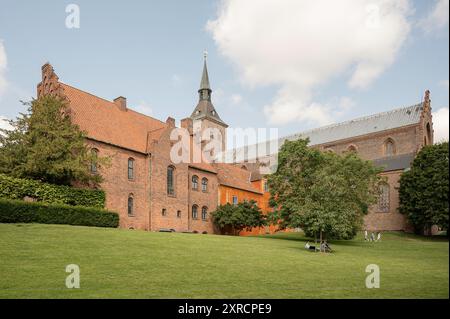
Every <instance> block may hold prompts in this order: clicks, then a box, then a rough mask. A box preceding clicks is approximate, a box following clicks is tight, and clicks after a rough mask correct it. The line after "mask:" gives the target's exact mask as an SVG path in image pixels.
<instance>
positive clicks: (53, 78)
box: [37, 61, 433, 234]
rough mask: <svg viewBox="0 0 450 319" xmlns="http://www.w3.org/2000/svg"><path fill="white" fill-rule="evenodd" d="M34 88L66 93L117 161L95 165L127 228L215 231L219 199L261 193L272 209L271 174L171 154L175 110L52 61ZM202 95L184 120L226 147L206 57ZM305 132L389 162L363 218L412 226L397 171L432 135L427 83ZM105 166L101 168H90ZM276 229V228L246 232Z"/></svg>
mask: <svg viewBox="0 0 450 319" xmlns="http://www.w3.org/2000/svg"><path fill="white" fill-rule="evenodd" d="M37 93H38V97H39V96H41V95H43V94H56V95H59V96H61V97H63V98H65V99H66V100H67V101H68V105H69V106H70V110H71V116H72V120H73V122H74V123H75V124H77V125H78V126H79V127H80V129H81V130H83V131H85V132H86V134H87V141H86V142H87V143H88V144H89V146H90V147H92V149H93V151H95V152H97V153H98V154H99V155H101V156H104V157H109V158H110V161H111V165H110V166H108V167H100V168H99V170H98V171H99V172H100V173H101V174H102V176H103V178H104V182H103V183H102V185H101V187H102V189H104V190H105V192H106V207H107V208H108V209H110V210H113V211H116V212H118V213H119V214H120V227H123V228H133V229H144V230H151V231H160V230H174V231H177V232H198V233H215V232H217V230H216V229H214V226H213V224H212V222H211V219H210V216H209V213H210V212H212V211H214V210H215V209H216V208H217V205H218V204H225V203H227V202H230V203H232V202H236V201H242V200H250V199H254V200H256V201H257V202H258V205H259V206H260V207H261V208H262V210H263V211H264V212H267V211H268V210H269V207H268V199H269V194H268V192H267V188H266V187H265V179H264V177H263V176H261V175H260V174H258V173H257V172H256V171H255V169H254V165H253V166H252V167H250V165H248V164H244V165H242V164H238V165H232V164H224V163H220V164H219V163H208V162H207V161H200V162H195V161H190V162H188V163H175V162H174V161H172V159H171V156H170V151H171V149H172V148H173V146H174V143H175V142H174V141H173V140H171V139H170V134H171V132H172V130H173V129H174V128H175V120H174V119H173V118H171V117H168V118H167V120H166V121H160V120H157V119H154V118H152V117H150V116H146V115H144V114H140V113H138V112H135V111H133V110H132V109H130V108H129V107H128V106H127V100H126V98H124V97H118V98H116V99H114V100H113V101H108V100H105V99H102V98H100V97H97V96H95V95H92V94H90V93H87V92H84V91H82V90H79V89H77V88H74V87H72V86H70V85H67V84H64V83H62V82H61V81H59V78H58V76H57V75H56V74H55V72H54V70H53V67H52V66H51V65H50V64H48V63H47V64H45V65H43V66H42V81H41V82H40V83H39V84H38V86H37ZM198 94H199V102H198V104H197V106H196V107H195V109H194V111H193V113H192V114H191V116H190V117H188V118H185V119H183V120H182V121H181V127H182V128H185V129H187V130H188V131H189V138H190V144H191V146H193V144H194V142H193V141H194V136H195V131H196V130H200V131H204V130H205V129H208V128H216V129H218V130H219V131H220V133H221V135H222V140H221V141H220V143H221V145H222V149H226V143H225V142H226V129H227V127H228V125H227V124H226V123H225V122H224V121H223V120H222V119H221V118H220V117H219V115H218V113H217V111H216V110H215V108H214V106H213V104H212V100H211V95H212V90H211V88H210V85H209V78H208V71H207V66H206V61H205V64H204V67H203V74H202V79H201V84H200V89H199V90H198ZM195 123H197V126H196V124H195ZM198 124H200V125H198ZM304 136H308V137H309V138H310V139H311V145H312V146H313V147H318V148H320V149H323V150H331V151H334V152H338V153H341V152H344V151H347V150H353V151H357V152H358V153H359V154H360V155H361V156H362V157H363V158H366V159H370V160H374V161H375V162H376V163H377V164H379V165H381V166H383V167H385V171H384V173H383V175H386V176H387V177H388V183H387V184H386V185H384V186H383V195H382V196H381V198H380V203H379V205H378V206H377V207H374V208H373V209H372V211H371V213H370V214H369V215H368V216H367V218H366V227H367V228H368V229H373V230H404V229H406V228H407V227H408V226H407V223H406V220H405V219H404V217H403V215H401V214H399V213H398V212H397V207H398V192H397V187H398V180H399V176H400V175H401V173H402V171H403V170H405V169H408V167H409V165H410V163H411V161H412V159H413V158H414V156H415V154H417V152H418V151H419V150H420V148H421V147H422V146H423V145H426V144H431V143H433V124H432V119H431V106H430V99H429V92H427V93H426V95H425V99H424V101H423V103H420V104H418V105H414V106H411V107H407V108H401V109H397V110H393V111H391V112H386V113H380V114H375V115H372V116H369V117H365V118H362V119H356V120H353V121H349V122H345V123H341V124H336V125H332V126H328V127H324V128H319V129H316V130H311V131H308V132H303V133H301V134H297V135H294V136H290V137H287V139H295V138H299V137H304ZM283 141H284V139H281V140H280V143H282V142H283ZM202 147H203V144H202ZM194 148H195V147H194ZM99 172H97V170H96V169H95V171H93V172H92V173H93V174H95V173H99ZM273 231H274V229H273V227H271V228H264V229H255V230H252V231H251V232H244V234H259V233H266V232H273Z"/></svg>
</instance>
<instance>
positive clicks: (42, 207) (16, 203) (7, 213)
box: [0, 199, 119, 227]
mask: <svg viewBox="0 0 450 319" xmlns="http://www.w3.org/2000/svg"><path fill="white" fill-rule="evenodd" d="M0 223H39V224H65V225H78V226H96V227H117V226H119V215H118V214H117V213H113V212H109V211H106V210H103V209H98V208H89V207H79V206H68V205H60V204H47V203H31V202H24V201H20V200H9V199H0Z"/></svg>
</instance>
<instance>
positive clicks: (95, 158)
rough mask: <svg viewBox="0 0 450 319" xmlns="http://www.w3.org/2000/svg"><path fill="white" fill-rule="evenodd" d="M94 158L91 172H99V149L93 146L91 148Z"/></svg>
mask: <svg viewBox="0 0 450 319" xmlns="http://www.w3.org/2000/svg"><path fill="white" fill-rule="evenodd" d="M91 154H92V160H91V173H93V174H95V173H97V158H98V149H96V148H93V149H92V150H91Z"/></svg>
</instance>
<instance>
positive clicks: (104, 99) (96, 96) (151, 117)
mask: <svg viewBox="0 0 450 319" xmlns="http://www.w3.org/2000/svg"><path fill="white" fill-rule="evenodd" d="M59 83H61V84H62V85H65V86H68V87H70V88H72V89H74V90H77V91H80V92H82V93H84V94H87V95H90V96H92V97H95V98H97V99H99V100H102V101H105V102H108V103H111V104H112V106H114V105H115V104H114V102H113V101H110V100H108V99H106V98H103V97H101V96H98V95H95V94H92V93H90V92H88V91H85V90H82V89H79V88H77V87H74V86H73V85H70V84H67V83H64V82H61V81H60V82H59ZM127 111H131V112H133V113H136V114H139V115H142V116H145V117H148V118H150V119H152V120H155V121H158V122H161V123H162V124H165V122H164V121H161V120H159V119H157V118H154V117H153V116H150V115H147V114H144V113H141V112H138V111H136V110H133V109H130V108H127Z"/></svg>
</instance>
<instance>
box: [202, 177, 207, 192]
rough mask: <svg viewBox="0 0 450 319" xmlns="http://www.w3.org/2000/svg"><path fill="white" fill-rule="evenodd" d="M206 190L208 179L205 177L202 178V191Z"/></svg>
mask: <svg viewBox="0 0 450 319" xmlns="http://www.w3.org/2000/svg"><path fill="white" fill-rule="evenodd" d="M206 191H208V179H207V178H206V177H203V178H202V192H206Z"/></svg>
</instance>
